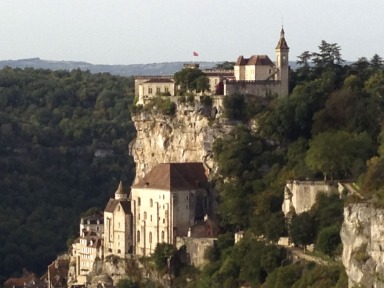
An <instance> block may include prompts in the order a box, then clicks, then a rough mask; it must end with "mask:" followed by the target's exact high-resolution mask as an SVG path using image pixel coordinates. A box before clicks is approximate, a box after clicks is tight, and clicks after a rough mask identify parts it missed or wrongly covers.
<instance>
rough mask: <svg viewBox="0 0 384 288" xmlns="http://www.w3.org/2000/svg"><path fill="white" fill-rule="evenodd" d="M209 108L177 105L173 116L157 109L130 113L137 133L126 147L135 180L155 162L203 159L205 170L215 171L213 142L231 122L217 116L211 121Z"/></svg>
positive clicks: (227, 129) (226, 130) (231, 126)
mask: <svg viewBox="0 0 384 288" xmlns="http://www.w3.org/2000/svg"><path fill="white" fill-rule="evenodd" d="M212 109H216V108H215V107H213V108H212ZM212 109H208V110H207V109H206V108H204V107H202V106H199V105H187V104H178V105H177V110H176V113H175V115H174V116H165V115H162V114H161V113H158V112H157V111H156V110H153V111H143V112H141V113H139V114H136V115H134V116H132V120H133V121H134V124H135V127H136V131H137V136H136V139H135V140H134V141H133V142H132V143H131V144H130V147H129V148H130V149H129V150H130V154H131V155H132V156H133V158H134V161H135V163H136V179H135V182H137V180H138V179H139V178H141V177H143V176H144V175H145V174H146V173H147V172H149V171H150V170H151V169H152V168H153V167H154V166H155V165H156V164H158V163H167V162H202V163H204V165H205V167H206V168H207V170H208V171H215V170H216V169H217V165H216V163H215V161H214V160H213V155H212V145H213V142H214V140H215V139H216V138H218V137H222V136H223V135H225V134H227V133H228V132H229V131H231V130H232V129H233V125H231V124H230V123H228V121H226V120H224V119H220V118H218V117H216V119H214V120H213V119H212V114H213V113H212ZM214 116H217V115H216V114H214Z"/></svg>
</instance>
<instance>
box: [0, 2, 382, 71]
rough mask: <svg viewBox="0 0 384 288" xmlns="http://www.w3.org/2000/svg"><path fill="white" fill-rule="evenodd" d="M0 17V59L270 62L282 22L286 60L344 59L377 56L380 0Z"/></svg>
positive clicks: (94, 8) (28, 8)
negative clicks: (337, 54) (323, 45)
mask: <svg viewBox="0 0 384 288" xmlns="http://www.w3.org/2000/svg"><path fill="white" fill-rule="evenodd" d="M0 11H1V13H0V39H1V45H0V60H16V59H22V58H33V57H40V58H41V59H46V60H74V61H85V62H89V63H93V64H138V63H154V62H172V61H192V60H195V61H235V60H236V58H237V57H238V56H239V55H244V56H245V57H249V56H250V55H252V54H268V55H269V56H270V57H271V58H272V59H274V48H275V46H276V44H277V41H278V38H279V33H280V29H281V25H282V23H283V24H284V30H285V35H286V40H287V42H288V45H289V47H290V49H291V50H290V60H294V61H295V60H296V57H297V56H298V55H300V54H301V53H302V52H303V51H305V50H309V51H317V46H318V45H319V44H320V42H321V40H326V41H327V42H329V43H338V44H339V45H340V46H341V48H342V56H343V58H344V59H346V60H351V61H354V60H357V58H359V57H362V56H365V57H367V58H371V57H372V56H373V55H374V54H375V53H377V54H379V55H380V56H382V57H384V1H383V0H264V1H259V0H236V1H235V0H193V1H192V0H23V1H21V0H0ZM193 51H196V52H198V53H199V57H193V56H192V52H193Z"/></svg>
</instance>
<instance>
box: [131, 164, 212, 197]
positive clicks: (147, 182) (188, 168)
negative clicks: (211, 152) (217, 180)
mask: <svg viewBox="0 0 384 288" xmlns="http://www.w3.org/2000/svg"><path fill="white" fill-rule="evenodd" d="M207 182H208V178H207V175H206V170H205V168H204V165H203V163H200V162H195V163H161V164H157V165H156V166H155V167H154V168H153V169H152V170H151V171H150V172H149V173H148V174H147V175H145V176H144V178H142V179H140V180H139V182H138V183H137V184H134V185H133V186H132V188H153V189H161V190H170V191H172V190H189V189H198V188H201V187H203V186H204V185H206V184H207Z"/></svg>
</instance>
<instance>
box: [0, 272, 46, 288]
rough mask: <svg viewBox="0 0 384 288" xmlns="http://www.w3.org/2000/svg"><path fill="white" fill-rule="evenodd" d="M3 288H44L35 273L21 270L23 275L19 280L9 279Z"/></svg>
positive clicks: (44, 285)
mask: <svg viewBox="0 0 384 288" xmlns="http://www.w3.org/2000/svg"><path fill="white" fill-rule="evenodd" d="M3 285H4V288H45V287H46V284H45V283H44V281H42V280H41V279H39V278H38V277H37V276H36V274H35V273H31V272H29V271H28V270H26V269H23V274H22V275H21V277H19V278H15V277H12V278H9V279H8V280H7V281H5V282H4V284H3Z"/></svg>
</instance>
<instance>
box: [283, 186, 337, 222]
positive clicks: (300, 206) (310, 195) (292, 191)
mask: <svg viewBox="0 0 384 288" xmlns="http://www.w3.org/2000/svg"><path fill="white" fill-rule="evenodd" d="M335 191H336V192H337V183H336V184H335V183H333V182H326V181H298V180H294V181H287V183H286V186H285V190H284V202H283V205H282V210H283V212H284V215H287V214H288V213H289V212H290V211H292V210H294V211H295V212H296V214H300V213H303V212H305V211H309V210H310V209H311V208H312V206H313V204H315V203H316V197H317V195H318V194H319V193H326V194H330V193H334V192H335Z"/></svg>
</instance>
